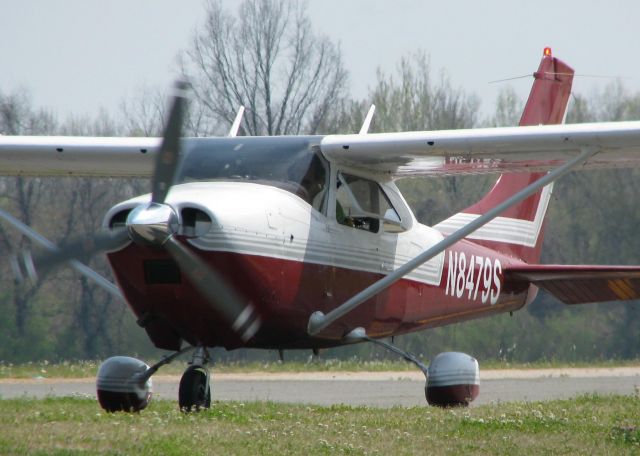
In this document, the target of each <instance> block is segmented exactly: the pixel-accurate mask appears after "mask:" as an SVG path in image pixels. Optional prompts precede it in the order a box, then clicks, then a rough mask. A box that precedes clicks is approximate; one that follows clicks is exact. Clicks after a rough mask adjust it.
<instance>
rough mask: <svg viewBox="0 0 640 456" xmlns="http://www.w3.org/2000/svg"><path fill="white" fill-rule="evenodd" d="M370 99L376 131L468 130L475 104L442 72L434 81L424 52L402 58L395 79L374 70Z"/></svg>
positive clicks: (473, 100)
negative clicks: (374, 111)
mask: <svg viewBox="0 0 640 456" xmlns="http://www.w3.org/2000/svg"><path fill="white" fill-rule="evenodd" d="M370 98H371V101H372V102H373V103H374V104H375V105H376V115H375V117H374V122H373V129H374V130H375V131H379V132H390V131H416V130H445V129H454V128H471V127H473V126H475V124H476V116H477V112H478V104H479V103H478V99H477V98H476V97H475V96H468V95H467V94H465V93H464V91H462V90H459V89H455V88H453V87H452V86H451V82H450V80H449V77H448V76H447V74H446V73H444V72H441V73H440V77H439V78H437V79H434V78H433V76H432V72H431V65H430V63H429V59H428V58H427V56H426V54H425V53H424V52H417V53H415V54H412V55H409V56H407V57H403V58H402V59H401V60H400V64H399V66H398V74H397V75H396V77H394V76H393V75H388V74H386V73H384V72H383V71H382V70H378V82H377V84H376V86H375V88H374V89H373V91H372V92H371V95H370Z"/></svg>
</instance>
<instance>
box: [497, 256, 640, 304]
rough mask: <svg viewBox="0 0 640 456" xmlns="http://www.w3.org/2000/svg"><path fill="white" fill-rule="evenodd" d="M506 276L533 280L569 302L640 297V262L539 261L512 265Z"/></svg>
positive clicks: (507, 277) (582, 302)
mask: <svg viewBox="0 0 640 456" xmlns="http://www.w3.org/2000/svg"><path fill="white" fill-rule="evenodd" d="M505 278H506V279H509V278H512V279H520V280H524V281H527V282H531V283H533V284H535V285H537V286H538V287H540V288H542V289H543V290H545V291H547V292H548V293H550V294H552V295H553V296H555V297H556V298H558V299H559V300H560V301H562V302H563V303H565V304H586V303H593V302H605V301H627V300H631V299H638V298H640V266H588V265H575V266H570V265H547V264H536V265H526V266H518V267H514V268H510V269H508V270H506V271H505Z"/></svg>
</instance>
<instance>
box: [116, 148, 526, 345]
mask: <svg viewBox="0 0 640 456" xmlns="http://www.w3.org/2000/svg"><path fill="white" fill-rule="evenodd" d="M315 143H317V138H315V137H303V138H294V139H288V140H287V139H283V138H247V141H246V143H245V144H243V145H242V146H241V147H238V142H237V138H236V141H235V143H231V142H230V143H229V145H231V144H234V146H233V149H234V150H226V149H225V148H224V142H222V143H221V142H218V143H217V144H216V146H217V147H216V148H214V147H213V145H212V144H208V143H207V142H205V141H202V142H194V143H193V144H191V145H190V146H189V147H187V148H186V149H187V153H186V155H185V157H184V159H183V160H184V164H183V170H182V172H181V174H180V176H179V177H178V181H179V182H182V183H178V184H177V185H174V186H173V187H172V189H171V191H170V193H169V195H168V197H167V200H166V203H167V204H169V205H170V206H172V207H173V208H174V209H175V210H176V212H177V213H178V214H180V217H181V229H180V230H179V232H178V234H177V236H178V238H179V239H180V240H181V242H183V243H184V244H185V245H186V246H188V247H189V248H190V249H191V250H192V251H193V252H195V253H196V254H198V255H199V256H200V257H201V258H202V259H203V260H205V261H206V262H207V263H208V264H209V266H210V267H212V268H214V269H215V270H216V271H217V272H218V273H220V274H221V275H222V276H223V278H224V279H225V281H226V282H227V283H228V284H229V285H230V286H232V287H233V288H234V289H235V290H236V291H237V292H238V293H239V294H240V295H241V296H242V298H243V299H245V300H246V301H248V302H251V303H252V304H253V306H254V307H255V308H256V310H257V311H258V312H259V313H260V317H261V320H262V322H263V324H262V327H261V329H260V331H259V332H258V333H257V334H256V335H255V337H253V338H252V339H251V340H249V341H248V342H243V341H241V340H240V339H239V338H238V336H237V335H236V334H234V333H233V332H232V331H231V330H230V328H229V325H228V324H227V323H226V322H224V321H223V320H222V319H221V318H220V316H219V315H217V314H216V312H215V310H213V308H212V306H211V305H210V304H209V303H208V302H207V300H206V299H205V298H204V297H202V296H201V295H200V294H199V293H198V292H197V290H196V289H195V288H194V287H193V286H192V284H190V282H189V280H188V278H186V277H185V276H184V275H182V274H181V273H180V270H179V268H178V267H177V266H176V264H175V263H174V262H173V260H171V258H170V257H169V256H168V254H167V253H166V252H165V251H164V250H163V249H158V248H154V247H148V246H143V245H139V244H137V243H129V244H128V245H127V246H125V247H124V248H122V249H121V250H119V251H116V252H111V253H109V254H108V257H109V261H110V263H111V266H112V268H113V271H114V273H115V276H116V278H117V281H118V284H119V286H120V287H121V289H122V291H123V293H124V295H125V296H126V298H127V300H128V302H129V305H130V306H131V308H132V310H133V312H134V313H135V315H136V316H137V318H138V321H139V323H140V325H141V326H143V327H144V328H145V329H146V330H147V332H148V334H149V336H150V337H151V339H152V341H153V342H154V344H155V345H156V346H158V347H160V348H165V349H177V348H178V347H179V346H180V344H181V342H182V341H183V340H184V341H186V342H188V343H190V344H193V345H204V346H224V347H227V348H237V347H240V346H250V347H264V348H316V347H327V346H334V345H339V344H341V343H343V342H342V340H343V336H344V335H345V334H346V333H348V332H349V331H350V330H352V329H353V328H355V327H363V328H364V329H365V330H366V331H367V334H368V335H369V336H371V337H385V336H391V335H397V334H403V333H407V332H410V331H415V330H419V329H424V328H429V327H435V326H442V325H446V324H450V323H454V322H458V321H463V320H467V319H471V318H477V317H480V316H484V315H490V314H494V313H499V312H505V311H512V310H515V309H518V308H520V307H522V306H523V305H524V303H525V302H526V299H527V293H528V290H529V284H528V283H527V282H513V283H511V282H509V283H505V280H504V271H505V270H506V269H508V268H509V266H511V265H517V264H522V262H521V261H519V260H518V259H516V258H511V257H508V256H506V255H502V254H500V253H498V252H496V251H493V250H491V249H489V248H487V247H484V246H481V245H478V244H475V243H473V242H469V241H461V242H458V243H457V244H455V245H454V246H453V247H452V248H451V249H449V250H447V251H445V252H444V253H442V254H440V255H439V256H437V257H435V258H433V259H432V260H430V261H429V262H427V263H425V264H423V265H422V266H420V267H419V268H418V269H416V270H414V271H413V272H411V273H410V274H409V275H407V276H406V277H405V278H404V279H402V280H400V281H399V282H396V283H395V284H394V285H392V286H391V287H390V288H389V289H387V290H385V291H384V292H382V293H380V294H378V295H376V296H375V297H374V298H371V299H370V300H369V301H367V302H366V303H365V304H363V305H362V306H360V307H359V308H358V309H356V310H355V311H353V312H351V313H349V314H348V315H346V316H345V317H343V318H342V319H340V320H339V321H337V322H336V323H335V324H333V325H332V326H330V327H329V328H327V329H326V330H324V331H323V332H322V333H321V334H320V335H319V336H317V337H311V336H309V335H308V333H307V324H308V321H309V316H310V315H311V314H312V313H313V312H315V311H318V310H319V311H322V312H325V313H326V312H328V311H330V310H332V309H334V308H335V307H337V306H339V305H340V304H342V303H343V302H344V301H346V300H347V299H348V298H350V297H352V296H353V295H355V294H356V293H357V292H359V291H361V290H362V289H364V288H365V287H367V286H368V285H370V284H372V283H373V282H375V281H376V280H378V279H380V278H382V277H383V276H384V275H385V274H387V273H388V272H390V271H392V270H394V269H395V268H397V267H398V266H400V265H402V264H404V263H405V262H406V261H408V260H409V259H411V258H413V257H415V256H417V255H418V254H419V253H421V252H422V251H424V250H425V249H427V248H429V247H430V246H432V245H434V244H436V243H437V242H438V241H440V240H441V239H442V238H443V235H442V234H441V233H440V232H439V231H437V230H436V229H434V228H430V227H427V226H425V225H422V224H420V223H418V222H417V220H416V219H415V217H414V216H413V214H412V212H411V210H410V209H409V207H408V205H407V204H406V202H405V200H404V198H403V197H402V195H401V194H400V192H399V190H398V189H397V187H396V186H395V184H394V183H393V182H392V181H391V180H390V179H389V178H388V177H386V176H385V175H376V174H371V173H367V172H365V171H363V170H359V169H349V168H344V167H337V166H335V165H334V164H332V163H329V162H327V161H326V160H325V159H324V157H322V156H321V155H320V152H319V151H318V149H317V148H316V147H314V145H315ZM221 144H222V145H221ZM243 149H244V150H243ZM241 151H243V152H241ZM212 157H215V158H216V160H217V161H215V160H214V162H212V163H211V164H210V166H209V165H207V162H206V160H207V159H208V158H212ZM278 160H281V163H277V161H278ZM208 166H209V167H210V168H211V169H213V173H208V169H207V167H208ZM314 167H315V169H314ZM225 169H226V171H225ZM240 169H242V172H241V171H240ZM194 176H195V177H194ZM148 201H149V195H145V196H141V197H139V198H135V199H133V200H129V201H125V202H123V203H120V204H118V205H116V206H114V207H113V208H112V209H111V210H110V211H109V212H108V213H107V215H106V217H105V224H107V225H111V226H114V225H115V224H117V223H118V221H121V220H123V217H124V216H125V215H126V213H127V212H128V211H129V210H131V209H132V208H134V207H136V206H137V205H139V204H142V203H145V202H148Z"/></svg>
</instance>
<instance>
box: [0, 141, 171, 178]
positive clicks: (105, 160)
mask: <svg viewBox="0 0 640 456" xmlns="http://www.w3.org/2000/svg"><path fill="white" fill-rule="evenodd" d="M160 141H161V138H135V137H134V138H103V137H80V136H1V135H0V175H2V176H93V177H149V176H151V174H152V172H153V164H154V156H155V153H156V151H157V150H158V148H159V147H160Z"/></svg>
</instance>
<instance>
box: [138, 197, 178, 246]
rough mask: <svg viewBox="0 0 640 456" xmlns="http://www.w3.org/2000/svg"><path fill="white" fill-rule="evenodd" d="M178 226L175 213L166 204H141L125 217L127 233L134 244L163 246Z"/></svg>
mask: <svg viewBox="0 0 640 456" xmlns="http://www.w3.org/2000/svg"><path fill="white" fill-rule="evenodd" d="M179 225H180V219H179V217H178V214H177V213H176V211H175V210H174V209H173V208H172V207H171V206H169V205H168V204H163V203H153V202H151V203H149V204H141V205H140V206H138V207H136V208H135V209H133V210H132V211H131V212H130V213H129V215H128V216H127V222H126V226H127V232H128V233H129V236H130V237H131V239H132V240H133V241H134V242H137V243H141V244H152V245H164V243H165V242H167V240H168V239H169V238H170V237H171V236H173V235H174V234H175V233H176V232H177V230H178V227H179Z"/></svg>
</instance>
